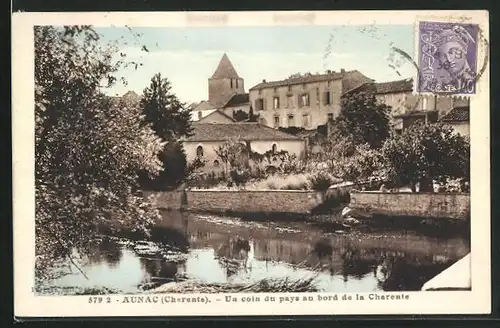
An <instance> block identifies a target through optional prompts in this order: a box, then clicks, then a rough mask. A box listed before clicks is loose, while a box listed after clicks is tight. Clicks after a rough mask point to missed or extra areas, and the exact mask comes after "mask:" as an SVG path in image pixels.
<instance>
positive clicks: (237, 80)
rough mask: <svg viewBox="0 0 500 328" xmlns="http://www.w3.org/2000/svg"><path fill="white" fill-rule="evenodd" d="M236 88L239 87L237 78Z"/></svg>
mask: <svg viewBox="0 0 500 328" xmlns="http://www.w3.org/2000/svg"><path fill="white" fill-rule="evenodd" d="M236 89H238V79H236Z"/></svg>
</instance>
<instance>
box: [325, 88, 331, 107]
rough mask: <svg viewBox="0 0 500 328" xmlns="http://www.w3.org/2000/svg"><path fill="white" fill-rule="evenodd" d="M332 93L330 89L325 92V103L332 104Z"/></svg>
mask: <svg viewBox="0 0 500 328" xmlns="http://www.w3.org/2000/svg"><path fill="white" fill-rule="evenodd" d="M331 97H332V93H331V92H330V91H325V92H323V105H331V104H332V98H331Z"/></svg>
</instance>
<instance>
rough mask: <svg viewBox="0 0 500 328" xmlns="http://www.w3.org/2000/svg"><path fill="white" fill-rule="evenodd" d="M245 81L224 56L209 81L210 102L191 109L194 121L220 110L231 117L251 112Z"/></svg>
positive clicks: (207, 101) (201, 103)
mask: <svg viewBox="0 0 500 328" xmlns="http://www.w3.org/2000/svg"><path fill="white" fill-rule="evenodd" d="M244 83H245V81H244V79H243V78H242V77H240V76H239V75H238V73H237V72H236V69H235V68H234V66H233V64H232V63H231V61H230V60H229V57H228V56H227V55H226V54H224V55H223V56H222V58H221V60H220V62H219V65H218V66H217V68H216V70H215V72H214V74H213V75H212V76H211V77H210V78H209V79H208V100H203V101H201V102H200V103H198V104H194V105H193V106H192V108H191V110H192V118H193V121H197V120H199V119H201V118H203V117H205V116H207V115H210V114H212V112H213V111H215V110H219V111H222V112H224V113H225V114H226V115H228V116H231V117H232V115H233V112H236V111H238V110H242V111H244V112H246V113H248V112H249V111H250V103H249V101H248V93H245V85H244Z"/></svg>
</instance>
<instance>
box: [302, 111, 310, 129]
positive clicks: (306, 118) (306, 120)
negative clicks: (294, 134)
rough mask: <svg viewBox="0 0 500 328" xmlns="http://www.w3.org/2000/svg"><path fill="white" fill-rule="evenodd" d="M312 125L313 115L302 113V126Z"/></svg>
mask: <svg viewBox="0 0 500 328" xmlns="http://www.w3.org/2000/svg"><path fill="white" fill-rule="evenodd" d="M310 126H311V117H310V116H309V114H304V115H302V127H304V128H308V127H310Z"/></svg>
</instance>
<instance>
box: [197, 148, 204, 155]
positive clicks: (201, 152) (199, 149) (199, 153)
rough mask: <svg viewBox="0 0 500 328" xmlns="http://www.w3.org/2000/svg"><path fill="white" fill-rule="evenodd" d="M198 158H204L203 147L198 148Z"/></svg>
mask: <svg viewBox="0 0 500 328" xmlns="http://www.w3.org/2000/svg"><path fill="white" fill-rule="evenodd" d="M196 156H197V157H203V147H202V146H198V148H196Z"/></svg>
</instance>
